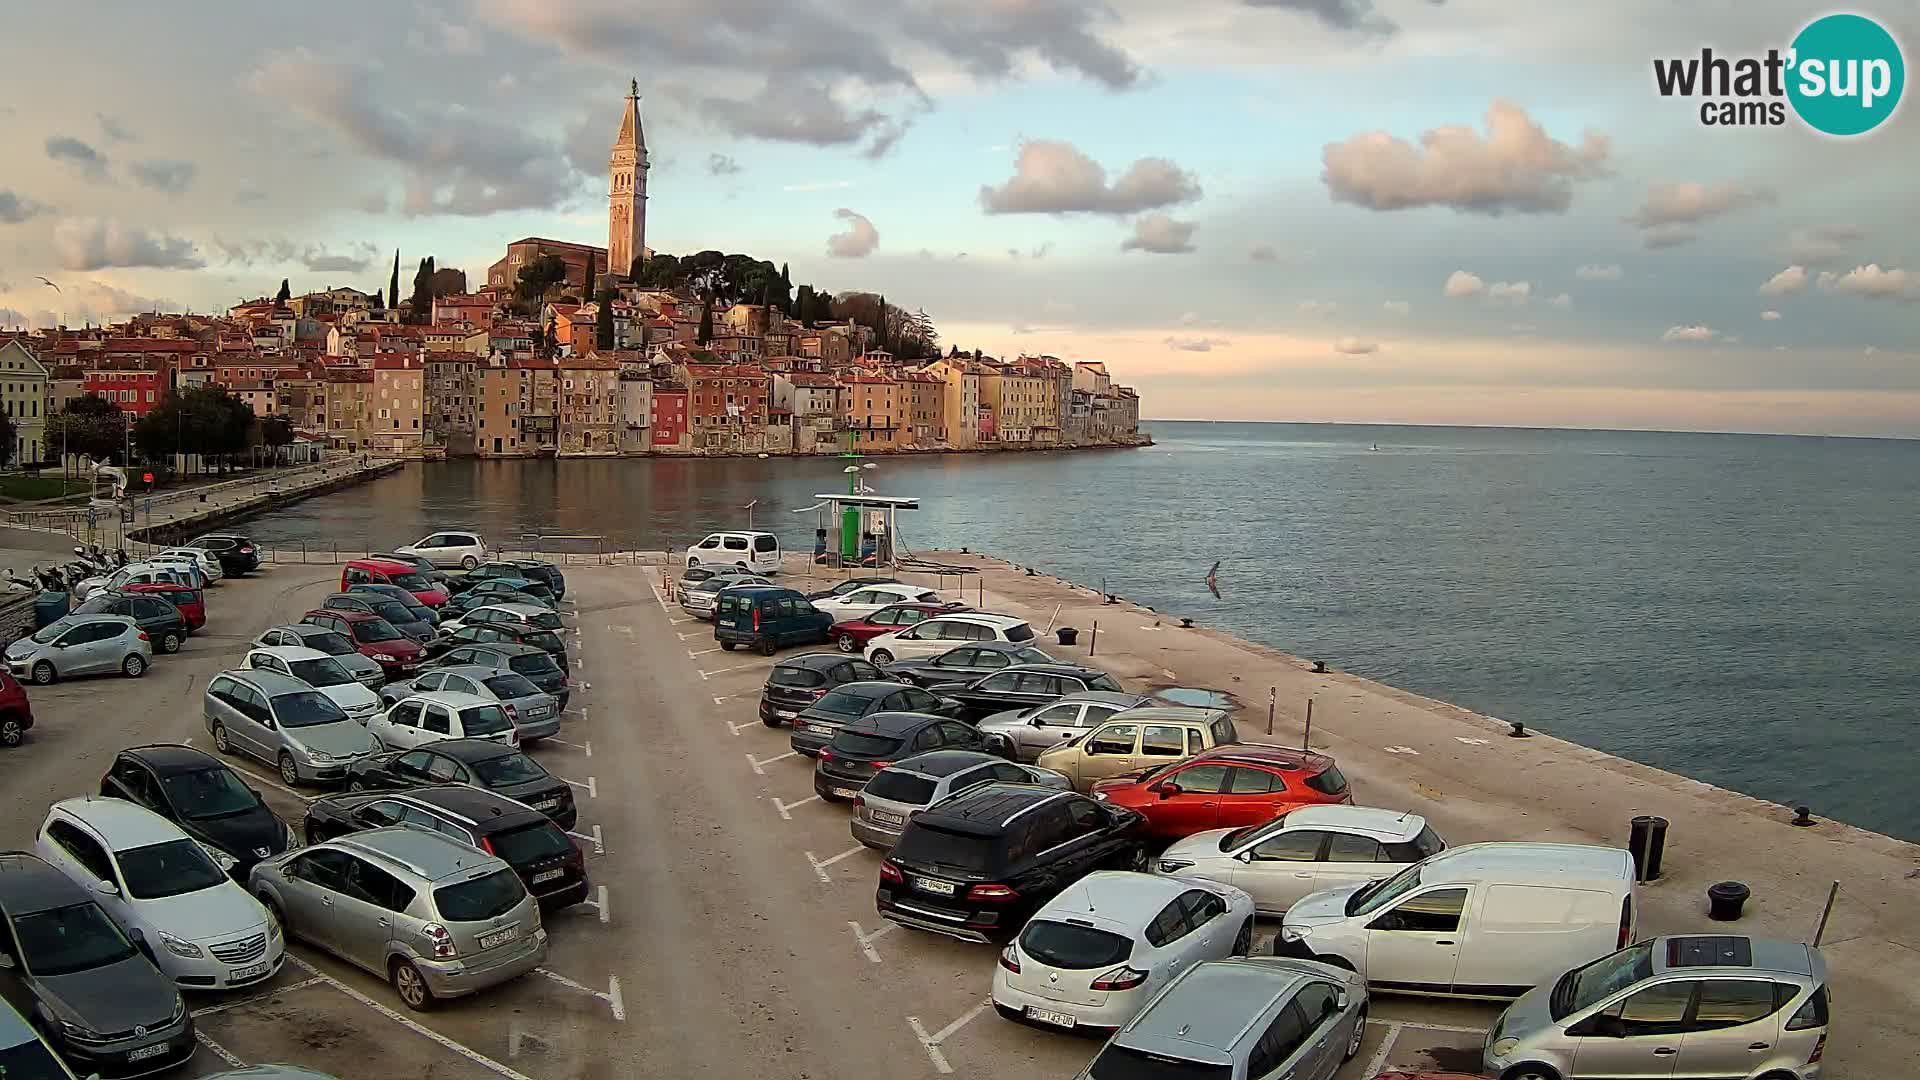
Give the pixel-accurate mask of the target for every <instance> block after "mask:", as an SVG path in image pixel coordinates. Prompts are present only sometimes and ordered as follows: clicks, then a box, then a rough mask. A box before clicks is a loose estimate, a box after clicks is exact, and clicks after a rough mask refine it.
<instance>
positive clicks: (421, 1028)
mask: <svg viewBox="0 0 1920 1080" xmlns="http://www.w3.org/2000/svg"><path fill="white" fill-rule="evenodd" d="M287 959H288V960H289V961H290V962H292V963H294V964H296V965H298V966H299V967H300V968H301V969H302V970H305V971H307V972H308V973H310V974H313V975H318V976H319V977H320V979H321V981H322V982H325V983H326V984H327V985H328V986H331V987H333V988H334V989H335V990H338V991H340V992H341V993H343V994H345V995H347V996H348V997H350V998H352V999H353V1000H355V1001H357V1002H359V1003H360V1004H362V1005H365V1006H366V1007H367V1008H369V1009H372V1010H373V1011H374V1012H377V1013H379V1014H380V1015H381V1016H384V1017H386V1018H387V1019H389V1020H391V1021H393V1022H394V1023H396V1024H399V1025H400V1026H401V1027H403V1028H406V1029H407V1030H408V1031H411V1032H413V1033H414V1034H416V1035H419V1036H422V1037H424V1038H428V1039H432V1040H433V1041H434V1042H437V1043H439V1044H440V1045H441V1046H443V1047H445V1048H447V1049H448V1050H451V1051H453V1052H454V1053H456V1054H459V1055H460V1056H461V1057H463V1058H466V1059H467V1060H468V1061H471V1062H473V1063H474V1064H475V1065H478V1066H480V1067H481V1068H483V1069H486V1070H487V1071H488V1072H492V1073H496V1074H498V1075H500V1076H504V1077H506V1078H507V1080H533V1078H532V1077H530V1076H528V1075H526V1074H525V1073H521V1072H516V1071H514V1070H513V1069H510V1068H508V1067H506V1066H505V1065H502V1064H500V1063H499V1062H497V1061H495V1060H493V1059H492V1058H490V1057H488V1056H487V1055H485V1054H483V1053H481V1052H480V1051H478V1050H475V1049H473V1048H472V1047H470V1046H467V1045H466V1044H464V1043H459V1042H455V1041H454V1040H452V1039H449V1038H448V1037H446V1036H445V1035H442V1034H440V1033H439V1032H437V1031H435V1030H433V1029H432V1028H430V1027H428V1026H426V1025H425V1024H422V1023H420V1022H419V1021H417V1020H414V1019H412V1018H410V1017H406V1016H402V1015H401V1014H399V1013H397V1012H395V1011H394V1010H392V1009H390V1008H388V1007H386V1006H385V1005H382V1004H380V1003H379V1002H377V1001H375V1000H373V999H372V998H370V997H368V996H367V995H365V994H363V993H361V992H360V991H358V990H355V989H354V988H353V987H351V986H348V985H347V984H346V983H343V982H341V981H340V980H339V979H336V978H334V977H333V976H331V975H328V974H327V973H326V972H324V971H321V970H320V969H319V968H317V967H314V966H313V965H312V964H309V963H307V962H306V961H305V960H302V959H300V958H299V957H297V956H288V957H287Z"/></svg>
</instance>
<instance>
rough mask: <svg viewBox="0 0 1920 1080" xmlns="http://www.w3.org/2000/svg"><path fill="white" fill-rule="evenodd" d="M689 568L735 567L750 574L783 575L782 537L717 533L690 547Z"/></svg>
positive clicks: (688, 550)
mask: <svg viewBox="0 0 1920 1080" xmlns="http://www.w3.org/2000/svg"><path fill="white" fill-rule="evenodd" d="M687 565H688V566H707V567H712V568H713V569H716V570H724V569H728V568H732V569H735V570H739V571H742V572H744V573H748V574H777V573H779V572H780V538H779V537H777V536H775V535H773V534H772V533H766V532H717V533H712V534H710V535H709V536H708V537H707V538H706V539H705V540H702V541H700V542H699V543H697V544H694V545H692V546H691V547H689V548H687Z"/></svg>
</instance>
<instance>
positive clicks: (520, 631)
mask: <svg viewBox="0 0 1920 1080" xmlns="http://www.w3.org/2000/svg"><path fill="white" fill-rule="evenodd" d="M439 641H440V646H441V647H442V648H443V649H452V648H458V647H459V646H461V645H491V644H495V643H497V642H505V643H507V644H513V645H531V646H533V647H534V648H536V649H539V650H540V651H541V652H544V653H546V654H547V655H548V656H551V657H552V658H553V662H554V663H556V664H558V665H560V670H562V671H572V670H573V665H572V664H571V663H569V662H568V660H567V643H566V642H564V641H562V640H560V635H559V634H556V633H554V632H553V631H551V630H543V629H541V628H540V627H537V626H529V625H527V624H525V623H508V622H496V623H482V624H477V625H475V624H470V625H464V626H460V627H458V628H456V629H454V630H453V631H452V632H450V633H446V634H442V635H440V639H439Z"/></svg>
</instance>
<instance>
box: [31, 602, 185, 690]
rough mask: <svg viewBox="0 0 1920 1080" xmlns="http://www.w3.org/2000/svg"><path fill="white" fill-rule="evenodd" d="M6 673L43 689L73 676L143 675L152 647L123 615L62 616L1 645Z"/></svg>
mask: <svg viewBox="0 0 1920 1080" xmlns="http://www.w3.org/2000/svg"><path fill="white" fill-rule="evenodd" d="M6 658H7V670H8V671H9V672H11V673H12V674H13V677H14V678H16V679H32V680H33V681H34V682H35V683H36V684H38V685H40V686H48V685H50V684H52V683H53V682H54V681H56V680H58V679H64V678H70V677H72V676H74V675H104V674H107V673H109V672H114V671H117V672H119V673H120V674H122V675H125V676H127V677H128V678H130V679H137V678H139V677H140V676H142V675H145V674H146V673H147V664H148V663H149V662H150V661H151V660H152V659H153V645H152V643H151V641H150V640H149V639H148V638H147V633H146V631H144V630H142V629H140V626H139V624H137V623H135V622H134V621H133V620H132V619H131V618H128V617H127V616H125V615H64V616H62V617H60V618H58V619H55V620H54V621H53V622H50V623H48V624H47V625H45V626H43V627H41V628H40V629H38V630H36V631H34V632H33V633H32V634H31V635H29V636H27V637H23V638H18V639H16V640H15V641H14V642H13V644H11V645H8V646H7V651H6Z"/></svg>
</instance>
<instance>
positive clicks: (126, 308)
mask: <svg viewBox="0 0 1920 1080" xmlns="http://www.w3.org/2000/svg"><path fill="white" fill-rule="evenodd" d="M60 287H61V288H62V289H63V290H65V292H64V293H62V298H63V299H62V301H61V307H62V308H63V309H64V310H65V312H66V317H67V320H68V325H73V324H75V323H77V322H85V321H92V322H105V321H106V320H108V319H116V318H123V317H125V316H128V315H133V314H137V313H139V312H143V311H179V310H181V308H182V305H181V304H180V303H179V302H177V301H174V300H169V299H166V298H164V297H152V296H141V295H139V294H137V293H131V292H128V291H127V290H125V289H122V288H120V287H118V286H116V285H109V284H107V283H106V282H103V281H96V280H93V279H91V278H89V279H86V280H82V281H63V282H61V283H60ZM42 316H45V317H44V318H42ZM57 320H58V317H57V316H54V315H53V313H52V312H40V313H37V314H36V315H35V316H34V321H35V323H36V324H40V325H47V326H51V325H53V324H54V323H55V322H56V321H57Z"/></svg>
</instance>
